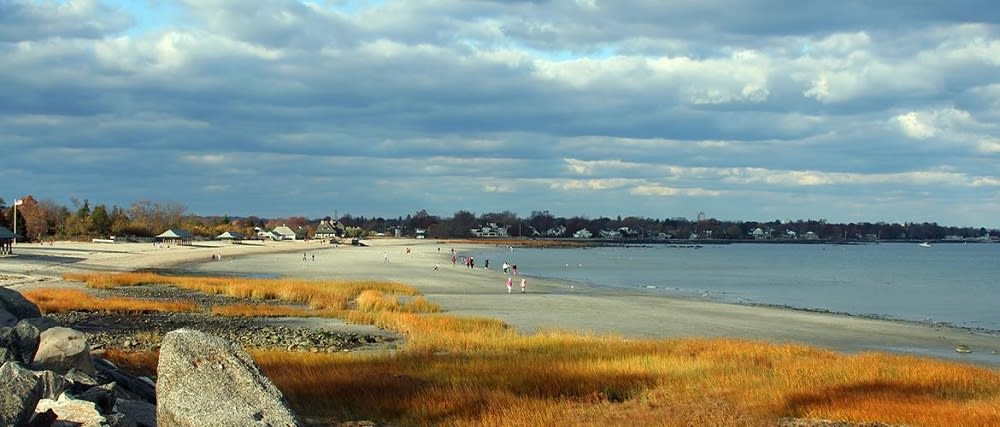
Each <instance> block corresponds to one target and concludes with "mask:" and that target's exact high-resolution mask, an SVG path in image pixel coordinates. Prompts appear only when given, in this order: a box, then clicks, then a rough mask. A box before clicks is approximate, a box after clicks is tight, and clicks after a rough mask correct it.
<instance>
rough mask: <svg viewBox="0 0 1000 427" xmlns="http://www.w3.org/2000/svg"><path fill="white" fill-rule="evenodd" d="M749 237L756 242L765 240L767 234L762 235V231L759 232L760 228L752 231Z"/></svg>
mask: <svg viewBox="0 0 1000 427" xmlns="http://www.w3.org/2000/svg"><path fill="white" fill-rule="evenodd" d="M750 236H752V237H753V238H754V239H756V240H762V239H766V238H767V234H766V233H764V230H761V228H760V227H757V228H755V229H753V231H751V232H750Z"/></svg>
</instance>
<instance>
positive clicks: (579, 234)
mask: <svg viewBox="0 0 1000 427" xmlns="http://www.w3.org/2000/svg"><path fill="white" fill-rule="evenodd" d="M591 237H594V233H591V232H590V230H588V229H586V228H581V229H579V230H577V231H576V232H575V233H573V238H574V239H589V238H591Z"/></svg>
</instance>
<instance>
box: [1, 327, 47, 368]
mask: <svg viewBox="0 0 1000 427" xmlns="http://www.w3.org/2000/svg"><path fill="white" fill-rule="evenodd" d="M38 340H39V333H38V329H37V328H35V327H34V326H32V325H31V323H28V322H27V321H25V320H22V321H20V322H18V323H17V324H16V325H15V326H14V327H12V328H0V363H2V362H6V361H8V360H13V361H15V362H19V363H21V364H24V365H29V364H31V361H32V360H33V359H34V358H35V352H36V351H37V350H38Z"/></svg>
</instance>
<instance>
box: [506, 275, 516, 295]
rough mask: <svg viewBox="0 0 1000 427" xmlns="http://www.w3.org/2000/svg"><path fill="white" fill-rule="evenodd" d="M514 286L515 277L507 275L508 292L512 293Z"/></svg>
mask: <svg viewBox="0 0 1000 427" xmlns="http://www.w3.org/2000/svg"><path fill="white" fill-rule="evenodd" d="M512 287H514V279H511V278H510V277H509V276H508V277H507V293H508V294H509V293H510V289H511V288H512Z"/></svg>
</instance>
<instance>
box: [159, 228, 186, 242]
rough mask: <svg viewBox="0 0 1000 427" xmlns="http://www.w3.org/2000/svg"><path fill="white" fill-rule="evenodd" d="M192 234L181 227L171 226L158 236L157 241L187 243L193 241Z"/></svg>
mask: <svg viewBox="0 0 1000 427" xmlns="http://www.w3.org/2000/svg"><path fill="white" fill-rule="evenodd" d="M191 237H192V234H191V233H190V232H189V231H187V230H183V229H180V228H171V229H168V230H167V231H164V232H162V233H160V234H159V235H157V236H156V241H158V242H161V243H166V244H168V245H186V244H190V243H191Z"/></svg>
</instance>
